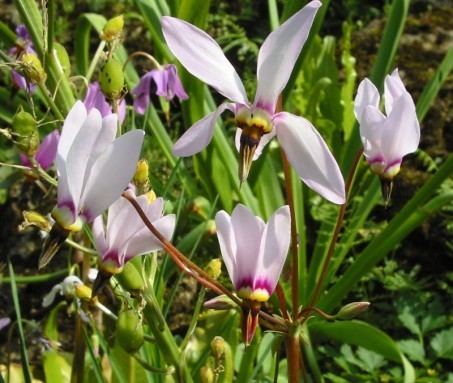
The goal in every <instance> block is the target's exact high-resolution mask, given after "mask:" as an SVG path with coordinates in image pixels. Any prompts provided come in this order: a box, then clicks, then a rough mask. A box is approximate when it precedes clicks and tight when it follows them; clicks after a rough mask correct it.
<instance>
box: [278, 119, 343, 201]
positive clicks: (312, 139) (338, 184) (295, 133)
mask: <svg viewBox="0 0 453 383" xmlns="http://www.w3.org/2000/svg"><path fill="white" fill-rule="evenodd" d="M274 125H275V128H276V129H277V137H278V140H279V142H280V144H281V146H282V147H283V149H284V150H285V153H286V155H287V157H288V160H289V162H290V163H291V165H292V166H293V167H294V169H296V172H297V174H299V177H300V178H302V180H303V181H304V182H305V183H306V184H307V186H308V187H310V188H311V189H313V190H314V191H316V192H317V193H319V194H320V195H321V196H323V197H324V198H326V199H327V200H329V201H331V202H333V203H336V204H343V203H344V202H345V188H344V180H343V176H342V174H341V171H340V169H339V167H338V164H337V162H336V161H335V158H334V157H333V155H332V153H331V152H330V150H329V148H328V147H327V144H326V143H325V142H324V140H323V139H322V137H321V135H320V134H319V133H318V132H317V130H316V129H315V128H314V126H313V125H312V124H311V123H310V122H309V121H307V120H306V119H304V118H302V117H298V116H294V115H292V114H290V113H279V114H278V115H276V116H275V117H274Z"/></svg>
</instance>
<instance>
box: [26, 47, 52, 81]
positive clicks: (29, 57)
mask: <svg viewBox="0 0 453 383" xmlns="http://www.w3.org/2000/svg"><path fill="white" fill-rule="evenodd" d="M21 66H22V72H23V74H24V76H25V78H26V79H27V80H28V81H29V82H31V83H34V84H40V83H44V82H45V81H46V78H47V74H46V72H44V68H43V67H42V64H41V61H40V60H39V58H38V56H36V54H34V53H29V52H26V53H24V54H23V55H22V57H21Z"/></svg>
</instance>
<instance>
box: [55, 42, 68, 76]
mask: <svg viewBox="0 0 453 383" xmlns="http://www.w3.org/2000/svg"><path fill="white" fill-rule="evenodd" d="M53 47H54V49H55V53H56V55H57V58H58V61H59V62H60V65H61V69H63V73H64V74H65V75H66V77H69V75H70V74H71V61H70V60H69V55H68V52H67V51H66V49H65V47H64V46H63V45H61V44H60V43H57V42H54V43H53Z"/></svg>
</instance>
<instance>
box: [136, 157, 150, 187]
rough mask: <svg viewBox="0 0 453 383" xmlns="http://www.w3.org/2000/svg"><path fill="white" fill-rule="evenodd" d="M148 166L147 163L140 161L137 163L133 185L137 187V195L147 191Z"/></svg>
mask: <svg viewBox="0 0 453 383" xmlns="http://www.w3.org/2000/svg"><path fill="white" fill-rule="evenodd" d="M148 174H149V165H148V161H146V160H144V159H142V160H140V161H138V162H137V167H136V169H135V174H134V184H135V186H137V189H138V191H137V194H143V193H146V192H148V191H149V175H148Z"/></svg>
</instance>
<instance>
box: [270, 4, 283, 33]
mask: <svg viewBox="0 0 453 383" xmlns="http://www.w3.org/2000/svg"><path fill="white" fill-rule="evenodd" d="M267 9H268V11H269V24H270V25H271V29H272V30H273V31H274V30H275V29H277V28H278V26H279V25H280V21H279V17H278V8H277V1H276V0H267Z"/></svg>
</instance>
